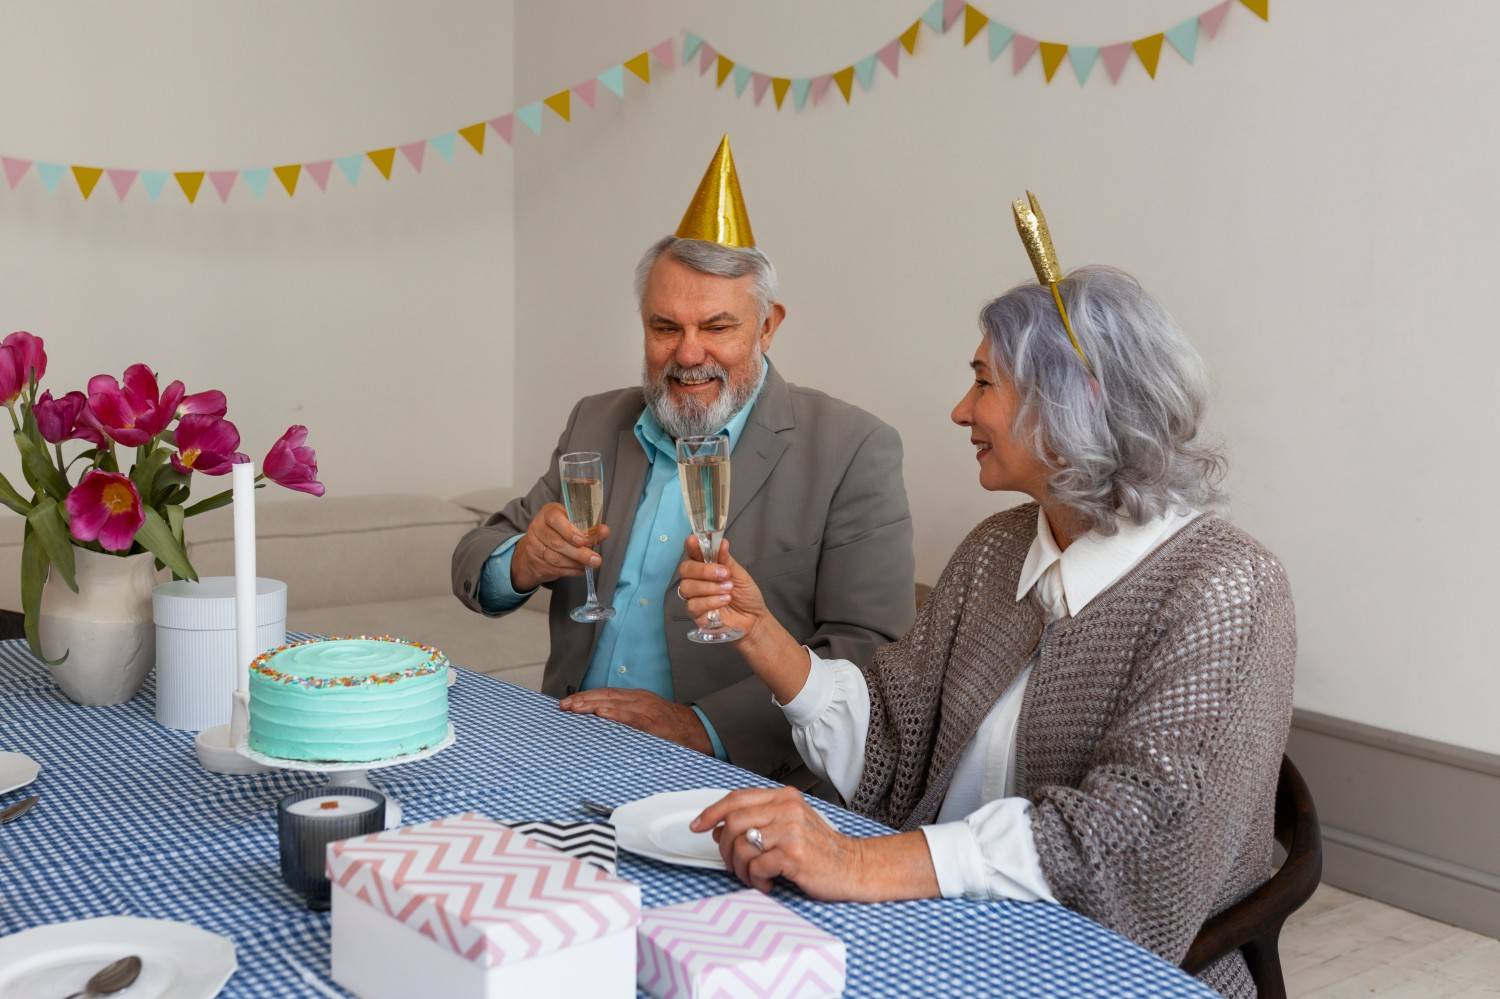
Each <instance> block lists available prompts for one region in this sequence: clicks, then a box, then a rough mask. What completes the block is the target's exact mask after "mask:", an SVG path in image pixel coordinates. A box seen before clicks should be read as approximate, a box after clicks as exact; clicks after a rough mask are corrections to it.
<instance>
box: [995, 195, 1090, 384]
mask: <svg viewBox="0 0 1500 999" xmlns="http://www.w3.org/2000/svg"><path fill="white" fill-rule="evenodd" d="M1011 210H1012V211H1014V212H1015V215H1016V232H1018V233H1020V234H1021V243H1022V244H1023V245H1024V246H1025V247H1026V255H1027V256H1029V257H1030V258H1031V266H1032V267H1033V268H1035V269H1036V279H1037V280H1038V281H1040V282H1041V283H1042V284H1044V285H1046V286H1047V287H1048V289H1050V290H1051V292H1052V301H1054V302H1056V303H1057V314H1058V315H1060V316H1062V323H1063V329H1065V330H1067V332H1068V340H1069V342H1071V343H1072V344H1073V349H1074V350H1075V351H1077V352H1078V359H1079V360H1080V361H1082V362H1083V366H1084V367H1086V368H1088V369H1089V373H1090V374H1093V372H1094V366H1093V365H1092V364H1090V363H1089V359H1088V358H1087V357H1085V356H1084V353H1083V347H1082V346H1081V345H1080V344H1079V343H1078V337H1077V336H1076V335H1074V333H1073V323H1072V321H1071V320H1069V319H1068V310H1067V309H1066V308H1065V307H1064V306H1063V300H1062V293H1061V292H1060V291H1058V290H1057V282H1059V281H1061V280H1062V278H1063V272H1062V265H1061V264H1059V263H1058V262H1057V247H1055V246H1053V245H1052V233H1051V232H1050V231H1048V229H1047V216H1045V215H1043V214H1042V206H1041V205H1040V204H1039V203H1038V202H1037V200H1036V195H1034V194H1032V193H1031V192H1030V191H1027V192H1026V200H1025V201H1022V200H1021V199H1020V198H1017V199H1016V200H1015V202H1014V203H1013V204H1012V205H1011Z"/></svg>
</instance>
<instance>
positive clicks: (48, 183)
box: [36, 163, 68, 194]
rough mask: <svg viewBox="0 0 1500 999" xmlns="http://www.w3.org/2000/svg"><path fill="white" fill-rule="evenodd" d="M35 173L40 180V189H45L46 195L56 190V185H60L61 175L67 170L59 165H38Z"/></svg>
mask: <svg viewBox="0 0 1500 999" xmlns="http://www.w3.org/2000/svg"><path fill="white" fill-rule="evenodd" d="M36 172H37V175H38V176H40V177H41V178H42V187H44V188H46V189H47V193H48V194H52V193H53V192H55V191H56V190H57V185H58V184H60V183H62V179H63V174H65V173H67V172H68V168H67V167H65V166H63V165H62V164H61V163H38V164H37V165H36Z"/></svg>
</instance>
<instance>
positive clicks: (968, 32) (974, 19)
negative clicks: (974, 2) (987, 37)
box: [907, 4, 990, 52]
mask: <svg viewBox="0 0 1500 999" xmlns="http://www.w3.org/2000/svg"><path fill="white" fill-rule="evenodd" d="M989 23H990V16H989V15H988V14H986V13H984V11H981V10H976V9H975V8H973V7H971V6H969V5H968V4H964V44H965V45H967V44H969V43H970V42H972V41H973V40H974V39H975V38H976V37H978V35H979V33H980V32H981V31H983V30H984V26H985V25H986V24H989ZM907 51H908V52H910V51H911V50H910V49H907Z"/></svg>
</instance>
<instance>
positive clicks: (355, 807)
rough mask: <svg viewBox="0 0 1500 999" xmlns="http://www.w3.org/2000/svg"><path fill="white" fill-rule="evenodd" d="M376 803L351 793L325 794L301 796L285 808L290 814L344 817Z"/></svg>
mask: <svg viewBox="0 0 1500 999" xmlns="http://www.w3.org/2000/svg"><path fill="white" fill-rule="evenodd" d="M376 804H377V802H376V801H375V799H374V798H362V797H356V796H355V795H352V794H325V795H323V796H322V797H318V798H303V799H302V800H301V801H294V802H292V803H291V804H290V805H287V806H286V810H287V811H288V812H289V813H291V814H292V815H306V816H311V817H313V818H319V817H323V816H326V817H328V818H334V817H338V818H344V817H346V816H350V815H360V814H363V813H364V812H368V811H371V810H372V809H374V807H375V805H376Z"/></svg>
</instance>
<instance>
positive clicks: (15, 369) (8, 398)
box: [0, 345, 26, 406]
mask: <svg viewBox="0 0 1500 999" xmlns="http://www.w3.org/2000/svg"><path fill="white" fill-rule="evenodd" d="M21 360H22V358H21V352H20V351H19V350H17V349H16V348H15V347H10V346H5V345H0V406H9V405H10V404H11V403H13V402H15V401H16V399H17V398H18V397H19V396H20V395H21V390H22V389H23V388H25V387H26V378H25V376H24V375H22V374H21V370H22V369H21Z"/></svg>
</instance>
